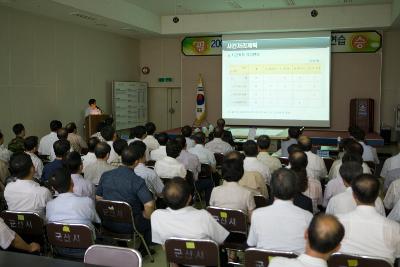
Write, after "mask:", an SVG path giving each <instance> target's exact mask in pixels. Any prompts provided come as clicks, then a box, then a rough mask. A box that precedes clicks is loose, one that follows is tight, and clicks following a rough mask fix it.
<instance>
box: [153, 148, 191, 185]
mask: <svg viewBox="0 0 400 267" xmlns="http://www.w3.org/2000/svg"><path fill="white" fill-rule="evenodd" d="M154 151H156V150H153V152H154ZM181 151H182V147H181V145H180V144H179V143H178V142H177V141H175V140H169V141H168V143H167V145H166V152H167V156H166V157H164V158H162V159H159V160H157V161H156V165H155V166H154V170H155V172H156V173H157V175H158V176H159V177H160V178H169V179H171V178H174V177H181V178H185V177H186V169H185V166H184V165H183V164H182V163H180V162H179V161H178V160H177V159H176V158H177V157H178V156H179V155H180V153H181Z"/></svg>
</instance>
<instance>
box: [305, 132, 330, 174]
mask: <svg viewBox="0 0 400 267" xmlns="http://www.w3.org/2000/svg"><path fill="white" fill-rule="evenodd" d="M298 142H299V144H300V145H301V147H302V149H303V151H304V153H306V155H307V160H308V164H307V176H308V177H310V178H314V179H317V180H321V178H324V177H325V176H326V175H327V174H328V172H327V170H326V166H325V162H324V160H323V159H322V158H321V157H320V156H318V155H316V154H314V153H313V152H311V148H312V143H311V139H310V138H309V137H308V136H304V135H303V136H300V137H299V139H298Z"/></svg>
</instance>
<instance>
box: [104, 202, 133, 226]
mask: <svg viewBox="0 0 400 267" xmlns="http://www.w3.org/2000/svg"><path fill="white" fill-rule="evenodd" d="M96 211H97V214H99V216H100V219H101V221H102V222H105V221H108V222H116V223H127V224H133V222H134V221H133V213H132V208H131V206H130V205H129V204H128V203H126V202H122V201H112V200H98V201H96Z"/></svg>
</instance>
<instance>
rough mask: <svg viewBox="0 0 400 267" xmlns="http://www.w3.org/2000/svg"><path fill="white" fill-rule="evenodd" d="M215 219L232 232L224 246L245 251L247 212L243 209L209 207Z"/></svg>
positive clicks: (208, 209)
mask: <svg viewBox="0 0 400 267" xmlns="http://www.w3.org/2000/svg"><path fill="white" fill-rule="evenodd" d="M207 211H208V212H209V213H210V214H211V215H212V216H213V217H214V219H215V220H217V222H218V223H219V224H221V225H222V226H223V227H225V229H226V230H228V231H229V232H230V234H229V236H228V237H227V239H226V240H225V242H224V247H226V248H229V249H233V250H238V251H243V250H245V249H246V248H247V247H248V246H247V242H246V241H247V229H248V225H247V214H246V213H244V212H243V211H241V210H233V209H225V208H218V207H207Z"/></svg>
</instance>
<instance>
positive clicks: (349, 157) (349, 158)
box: [342, 152, 363, 165]
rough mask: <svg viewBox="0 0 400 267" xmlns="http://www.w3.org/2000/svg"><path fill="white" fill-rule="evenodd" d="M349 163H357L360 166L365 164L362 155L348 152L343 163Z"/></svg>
mask: <svg viewBox="0 0 400 267" xmlns="http://www.w3.org/2000/svg"><path fill="white" fill-rule="evenodd" d="M349 161H355V162H357V163H358V164H360V165H362V164H363V159H362V156H361V155H360V154H356V153H350V152H347V153H345V154H344V155H343V158H342V163H345V162H349Z"/></svg>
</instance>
